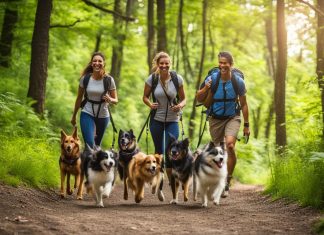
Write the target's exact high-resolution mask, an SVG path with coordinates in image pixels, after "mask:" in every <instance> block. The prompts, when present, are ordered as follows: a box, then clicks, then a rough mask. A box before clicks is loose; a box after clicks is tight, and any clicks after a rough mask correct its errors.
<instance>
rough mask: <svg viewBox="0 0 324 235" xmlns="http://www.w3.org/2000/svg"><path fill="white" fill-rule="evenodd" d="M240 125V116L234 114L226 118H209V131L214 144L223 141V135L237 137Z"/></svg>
mask: <svg viewBox="0 0 324 235" xmlns="http://www.w3.org/2000/svg"><path fill="white" fill-rule="evenodd" d="M240 126H241V117H240V116H235V117H233V118H230V119H226V120H220V119H215V118H213V117H210V118H209V132H210V135H211V137H212V140H213V142H214V144H216V145H218V144H219V143H220V142H223V141H224V137H225V136H233V137H235V138H237V134H238V132H239V130H240Z"/></svg>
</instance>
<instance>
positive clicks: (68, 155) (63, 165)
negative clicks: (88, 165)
mask: <svg viewBox="0 0 324 235" xmlns="http://www.w3.org/2000/svg"><path fill="white" fill-rule="evenodd" d="M59 166H60V172H61V194H60V195H61V197H62V198H64V197H65V196H66V194H65V191H64V183H65V176H67V180H66V193H67V194H68V195H71V194H72V193H73V190H72V189H71V187H70V175H71V174H72V175H74V176H75V182H74V189H77V188H79V185H80V184H82V183H83V182H80V177H81V158H80V139H79V137H78V130H77V128H76V127H75V128H74V131H73V134H72V135H71V136H70V135H67V134H65V132H64V131H63V130H61V156H60V159H59ZM77 198H78V199H82V190H81V191H80V190H78V195H77Z"/></svg>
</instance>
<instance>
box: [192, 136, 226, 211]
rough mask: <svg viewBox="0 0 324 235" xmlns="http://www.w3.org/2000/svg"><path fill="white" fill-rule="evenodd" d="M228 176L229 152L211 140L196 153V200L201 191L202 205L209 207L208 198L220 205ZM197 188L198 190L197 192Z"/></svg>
mask: <svg viewBox="0 0 324 235" xmlns="http://www.w3.org/2000/svg"><path fill="white" fill-rule="evenodd" d="M226 176H227V154H226V152H225V151H224V149H222V148H221V147H215V146H214V144H213V143H212V142H210V143H209V144H208V145H206V147H205V148H204V149H203V150H202V151H198V152H197V153H196V159H195V163H194V187H193V188H194V190H193V191H194V200H196V198H197V192H198V193H200V196H201V200H202V206H203V207H207V203H208V200H211V201H213V202H214V204H215V205H219V200H220V197H221V194H222V192H223V190H224V188H225V182H226ZM196 190H197V192H196Z"/></svg>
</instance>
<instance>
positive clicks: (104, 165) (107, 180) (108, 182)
mask: <svg viewBox="0 0 324 235" xmlns="http://www.w3.org/2000/svg"><path fill="white" fill-rule="evenodd" d="M86 148H87V150H86V152H88V153H90V154H88V155H87V156H86V157H85V159H84V163H83V172H84V174H85V177H86V182H85V186H86V188H87V191H88V192H89V191H92V190H94V192H95V200H96V206H98V207H104V204H103V201H102V198H103V196H107V197H109V195H110V193H111V191H112V188H113V185H114V182H115V175H116V174H115V172H116V165H117V161H118V155H117V153H116V152H113V151H111V150H106V151H103V150H101V149H100V148H97V147H95V149H94V150H92V149H91V148H90V147H89V146H88V145H87V147H86Z"/></svg>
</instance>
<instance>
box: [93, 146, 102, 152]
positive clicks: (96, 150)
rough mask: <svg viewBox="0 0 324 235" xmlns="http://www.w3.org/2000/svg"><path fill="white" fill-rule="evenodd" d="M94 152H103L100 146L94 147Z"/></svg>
mask: <svg viewBox="0 0 324 235" xmlns="http://www.w3.org/2000/svg"><path fill="white" fill-rule="evenodd" d="M93 150H94V151H95V152H98V151H100V150H101V148H100V146H97V145H93Z"/></svg>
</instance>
